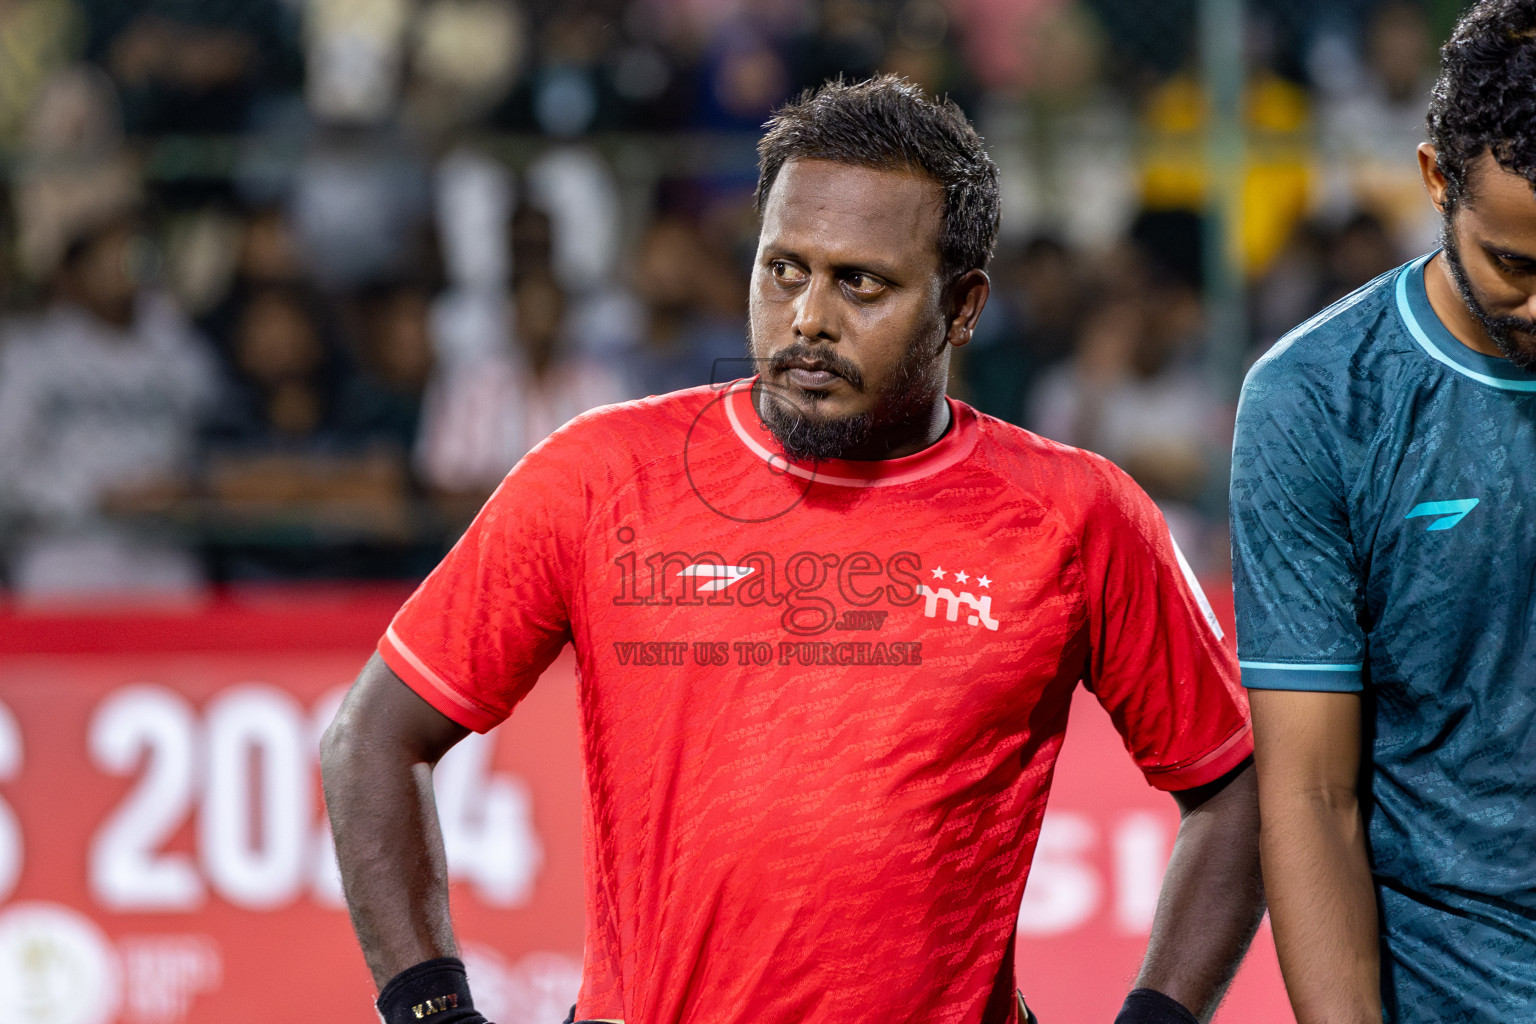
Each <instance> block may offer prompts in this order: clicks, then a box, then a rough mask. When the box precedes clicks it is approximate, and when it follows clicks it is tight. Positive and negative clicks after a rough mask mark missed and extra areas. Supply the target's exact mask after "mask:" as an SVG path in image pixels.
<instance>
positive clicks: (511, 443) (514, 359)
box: [416, 271, 624, 503]
mask: <svg viewBox="0 0 1536 1024" xmlns="http://www.w3.org/2000/svg"><path fill="white" fill-rule="evenodd" d="M509 333H510V334H511V338H512V343H511V344H510V345H509V346H507V347H506V348H504V349H503V350H502V351H500V352H497V353H494V354H493V355H491V356H489V357H487V358H486V359H484V360H482V361H479V362H477V363H475V364H471V365H465V366H462V367H457V368H451V369H448V370H446V371H445V372H444V373H442V374H440V375H439V376H438V377H436V378H435V379H434V380H433V381H432V384H431V385H430V390H429V392H428V395H427V402H426V408H425V411H424V413H423V425H422V434H421V440H420V444H419V446H418V448H417V452H416V462H417V469H418V472H419V474H420V475H421V477H422V479H423V480H424V481H425V482H426V483H427V484H428V485H429V486H431V487H432V488H434V489H435V490H437V491H440V492H445V493H446V494H447V495H449V496H455V495H464V496H467V497H469V498H470V499H471V502H472V503H477V502H478V501H479V500H483V499H484V497H485V495H487V494H489V493H490V492H491V490H492V489H493V488H495V486H496V485H497V484H498V483H500V482H501V478H502V477H504V476H505V475H506V474H507V472H508V471H510V470H511V468H512V467H513V465H514V464H516V462H517V460H518V459H520V458H522V457H523V455H525V454H526V453H527V452H528V450H529V449H530V448H532V447H533V446H534V445H536V444H538V443H539V442H540V441H542V440H543V439H544V438H545V437H547V436H548V435H549V434H550V433H552V432H553V431H554V430H555V429H556V428H558V427H560V426H562V425H563V424H564V423H566V422H567V421H568V420H570V419H572V418H573V417H575V416H578V415H580V414H581V413H583V412H586V411H587V410H588V409H592V408H596V407H597V406H599V405H607V404H609V403H611V402H616V401H619V400H620V399H622V398H623V397H624V394H623V390H622V388H621V387H620V384H619V381H618V379H617V378H616V377H615V376H614V375H613V373H612V372H611V371H609V370H608V368H606V367H604V366H603V365H601V364H599V363H595V362H592V361H590V360H588V359H585V358H583V357H582V356H580V355H579V354H578V353H576V352H575V351H573V346H572V345H571V343H570V340H569V337H568V335H567V329H566V308H565V293H564V291H563V290H562V289H561V287H560V283H559V282H558V281H557V280H556V279H555V277H554V276H553V275H552V274H550V273H548V272H547V271H546V272H542V273H540V272H534V273H530V274H528V275H526V276H523V277H522V278H521V279H520V280H519V282H518V284H517V285H516V287H515V288H514V289H513V295H512V324H511V331H510V332H509Z"/></svg>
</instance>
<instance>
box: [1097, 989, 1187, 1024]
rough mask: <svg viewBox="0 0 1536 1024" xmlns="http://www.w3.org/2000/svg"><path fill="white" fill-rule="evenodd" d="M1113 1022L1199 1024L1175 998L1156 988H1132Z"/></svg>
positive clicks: (1123, 1023) (1124, 1023)
mask: <svg viewBox="0 0 1536 1024" xmlns="http://www.w3.org/2000/svg"><path fill="white" fill-rule="evenodd" d="M1115 1024H1200V1018H1199V1017H1196V1016H1195V1015H1194V1014H1192V1013H1190V1012H1189V1010H1188V1009H1186V1008H1185V1006H1184V1004H1183V1003H1181V1002H1179V1001H1178V1000H1177V999H1170V998H1169V997H1167V996H1165V995H1163V994H1162V993H1161V992H1159V991H1157V990H1156V989H1151V988H1138V989H1132V990H1131V994H1130V995H1128V996H1126V997H1125V1004H1124V1005H1123V1006H1121V1007H1120V1014H1119V1016H1117V1017H1116V1018H1115Z"/></svg>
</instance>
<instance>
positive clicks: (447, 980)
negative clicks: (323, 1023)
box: [374, 956, 489, 1024]
mask: <svg viewBox="0 0 1536 1024" xmlns="http://www.w3.org/2000/svg"><path fill="white" fill-rule="evenodd" d="M374 1005H375V1006H377V1007H378V1008H379V1016H381V1017H383V1018H384V1024H417V1022H418V1021H423V1020H430V1021H431V1022H432V1024H489V1022H487V1021H486V1020H485V1018H484V1017H482V1016H481V1015H480V1014H479V1013H478V1012H477V1011H476V1010H475V1001H474V1000H473V999H472V998H470V995H469V976H468V975H467V974H465V973H464V961H462V960H460V959H459V958H458V957H452V956H444V957H438V958H437V959H436V960H423V961H422V962H421V963H419V964H417V965H416V966H414V967H407V968H406V969H405V970H403V971H401V972H400V973H399V974H397V975H395V976H394V977H393V978H391V979H389V984H387V985H385V986H384V990H383V991H382V992H380V993H379V999H378V1002H376V1003H375V1004H374Z"/></svg>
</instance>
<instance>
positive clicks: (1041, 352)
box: [959, 236, 1082, 423]
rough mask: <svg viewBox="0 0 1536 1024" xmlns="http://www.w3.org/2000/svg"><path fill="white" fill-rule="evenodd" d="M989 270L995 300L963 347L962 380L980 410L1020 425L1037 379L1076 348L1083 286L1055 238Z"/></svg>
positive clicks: (1005, 256) (1034, 242)
mask: <svg viewBox="0 0 1536 1024" xmlns="http://www.w3.org/2000/svg"><path fill="white" fill-rule="evenodd" d="M990 273H991V275H992V282H993V285H992V286H993V293H992V298H991V299H989V300H988V302H987V309H986V312H985V313H984V314H983V316H982V318H981V321H980V322H979V323H978V324H977V330H976V336H975V337H974V338H973V339H972V341H971V343H970V344H969V345H967V346H965V347H964V348H962V349H960V350H959V358H960V366H961V368H962V380H963V381H964V382H965V387H966V396H967V399H968V400H969V401H970V403H971V404H972V405H974V406H975V407H976V408H978V409H980V410H981V411H982V412H985V413H988V414H990V415H992V416H997V417H999V418H1001V419H1004V420H1007V421H1008V422H1010V423H1020V422H1022V421H1023V417H1024V407H1025V402H1026V400H1027V398H1028V396H1029V393H1030V390H1031V388H1032V386H1033V385H1034V382H1035V381H1036V379H1037V378H1038V377H1039V375H1040V374H1041V373H1043V372H1044V371H1045V370H1047V369H1048V368H1049V367H1051V366H1052V365H1054V364H1055V363H1057V362H1059V361H1060V360H1061V359H1063V358H1064V357H1066V356H1067V354H1068V353H1069V352H1070V350H1071V345H1072V335H1073V331H1074V330H1075V328H1076V324H1077V321H1078V318H1079V316H1080V313H1081V304H1082V296H1081V290H1082V289H1081V284H1080V282H1079V281H1078V276H1079V275H1078V269H1077V266H1076V261H1075V259H1074V256H1073V254H1072V253H1071V252H1070V251H1069V250H1068V249H1067V247H1066V246H1065V245H1063V244H1062V243H1061V242H1060V241H1058V240H1057V239H1055V238H1053V237H1050V236H1039V237H1037V238H1034V239H1031V240H1030V242H1029V243H1028V244H1027V245H1026V246H1025V247H1024V250H1023V251H1022V252H1020V253H1017V254H1014V253H1010V252H1008V251H1006V250H1005V251H1004V252H1002V253H999V254H998V258H997V259H996V260H994V261H993V263H992V267H991V270H990Z"/></svg>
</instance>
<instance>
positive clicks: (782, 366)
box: [768, 342, 864, 391]
mask: <svg viewBox="0 0 1536 1024" xmlns="http://www.w3.org/2000/svg"><path fill="white" fill-rule="evenodd" d="M795 368H803V369H811V370H826V371H827V372H828V373H832V374H835V375H837V376H839V377H841V378H843V380H845V381H847V382H848V383H849V384H851V385H853V387H854V388H855V389H856V390H859V391H862V390H864V375H863V374H861V373H860V372H859V368H858V367H857V366H854V365H853V364H852V363H851V362H849V361H848V360H847V359H845V358H844V357H843V356H841V355H839V354H838V353H837V352H836V351H834V350H833V349H830V348H812V347H811V346H810V345H805V344H802V343H800V342H795V343H794V344H793V345H790V346H789V347H788V348H782V349H780V350H779V351H777V352H775V353H774V354H773V355H772V356H770V357H769V359H768V370H769V372H770V373H774V374H781V373H784V372H785V371H786V370H790V369H795Z"/></svg>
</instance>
